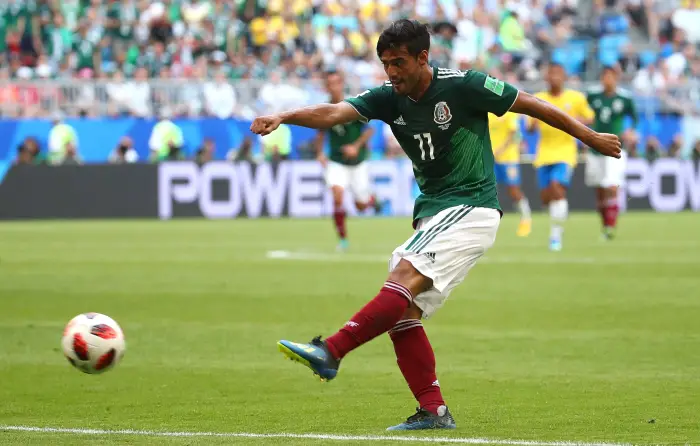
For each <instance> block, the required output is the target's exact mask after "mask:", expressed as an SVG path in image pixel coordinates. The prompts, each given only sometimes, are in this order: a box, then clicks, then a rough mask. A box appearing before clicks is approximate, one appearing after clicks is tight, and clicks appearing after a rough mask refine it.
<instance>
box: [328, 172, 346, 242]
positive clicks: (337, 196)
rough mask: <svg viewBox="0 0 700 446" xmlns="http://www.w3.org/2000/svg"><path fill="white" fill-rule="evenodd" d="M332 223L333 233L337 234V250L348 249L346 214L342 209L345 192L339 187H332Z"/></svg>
mask: <svg viewBox="0 0 700 446" xmlns="http://www.w3.org/2000/svg"><path fill="white" fill-rule="evenodd" d="M331 191H332V192H333V223H334V224H335V232H336V233H337V234H338V239H339V242H338V250H340V251H345V250H347V248H348V240H347V227H346V224H345V222H346V219H347V213H346V212H345V209H344V208H343V197H344V195H345V190H344V189H343V188H342V187H340V186H333V187H332V188H331Z"/></svg>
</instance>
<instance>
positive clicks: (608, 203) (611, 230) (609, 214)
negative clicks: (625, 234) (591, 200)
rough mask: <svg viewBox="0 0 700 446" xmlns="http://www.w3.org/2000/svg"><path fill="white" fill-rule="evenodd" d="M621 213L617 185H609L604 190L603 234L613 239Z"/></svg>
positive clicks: (608, 238)
mask: <svg viewBox="0 0 700 446" xmlns="http://www.w3.org/2000/svg"><path fill="white" fill-rule="evenodd" d="M619 214H620V205H619V203H618V199H617V187H615V186H613V187H609V188H606V189H605V191H604V202H603V236H604V237H605V238H606V239H607V240H612V239H613V237H614V236H615V229H616V227H617V217H618V215H619Z"/></svg>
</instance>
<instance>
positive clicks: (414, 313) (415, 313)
mask: <svg viewBox="0 0 700 446" xmlns="http://www.w3.org/2000/svg"><path fill="white" fill-rule="evenodd" d="M422 317H423V311H422V310H421V309H420V308H418V306H417V305H416V304H415V303H413V302H411V304H410V305H409V306H408V308H406V311H404V312H403V316H401V320H402V321H405V320H408V319H421V318H422Z"/></svg>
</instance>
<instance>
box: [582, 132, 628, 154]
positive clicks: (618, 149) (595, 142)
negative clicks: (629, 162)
mask: <svg viewBox="0 0 700 446" xmlns="http://www.w3.org/2000/svg"><path fill="white" fill-rule="evenodd" d="M588 146H589V147H590V148H592V149H593V150H595V151H596V152H599V153H601V154H603V155H605V156H610V157H612V158H621V157H622V143H621V142H620V138H618V136H617V135H613V134H610V133H595V134H594V135H593V137H592V138H591V140H590V141H588Z"/></svg>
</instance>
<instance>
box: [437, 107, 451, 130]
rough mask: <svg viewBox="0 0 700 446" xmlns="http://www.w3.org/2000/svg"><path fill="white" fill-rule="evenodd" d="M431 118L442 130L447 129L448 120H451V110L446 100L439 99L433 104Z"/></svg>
mask: <svg viewBox="0 0 700 446" xmlns="http://www.w3.org/2000/svg"><path fill="white" fill-rule="evenodd" d="M433 120H434V121H435V123H436V124H438V125H439V126H440V128H441V129H442V130H447V129H448V128H449V127H450V125H449V124H448V122H450V121H451V120H452V112H451V111H450V107H448V106H447V102H445V101H440V102H438V103H437V104H435V112H434V113H433Z"/></svg>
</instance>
